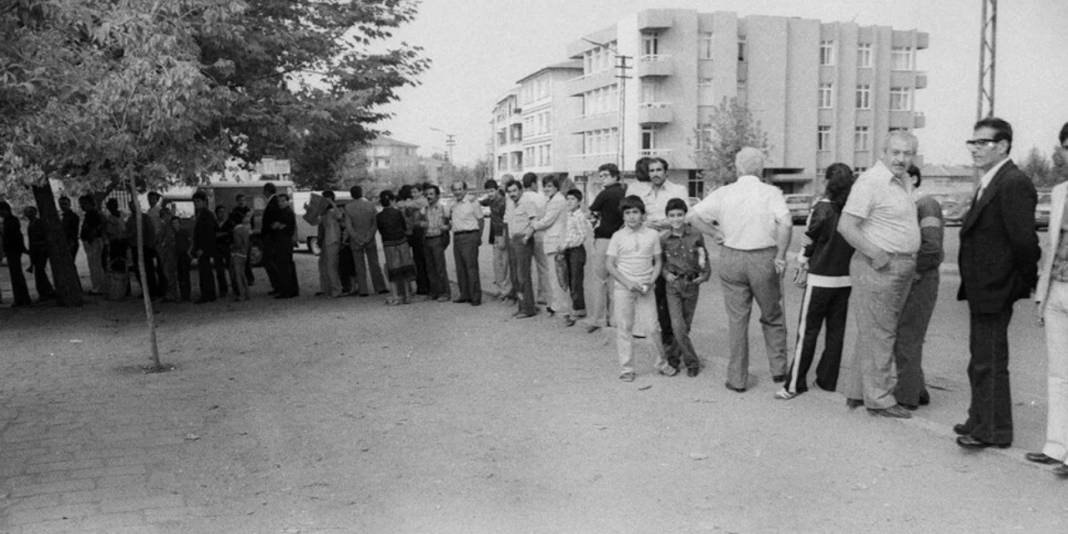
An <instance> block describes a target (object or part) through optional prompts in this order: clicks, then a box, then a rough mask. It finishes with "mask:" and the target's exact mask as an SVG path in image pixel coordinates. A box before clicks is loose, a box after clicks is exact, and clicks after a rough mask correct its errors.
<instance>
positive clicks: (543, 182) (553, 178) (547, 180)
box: [541, 174, 560, 189]
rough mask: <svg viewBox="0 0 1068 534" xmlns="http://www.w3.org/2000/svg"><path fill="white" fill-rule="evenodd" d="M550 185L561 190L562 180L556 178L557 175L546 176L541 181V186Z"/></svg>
mask: <svg viewBox="0 0 1068 534" xmlns="http://www.w3.org/2000/svg"><path fill="white" fill-rule="evenodd" d="M550 184H551V185H552V186H553V187H555V188H556V189H560V178H559V177H558V176H556V175H555V174H546V175H545V176H544V177H543V178H542V179H541V185H542V186H546V185H550Z"/></svg>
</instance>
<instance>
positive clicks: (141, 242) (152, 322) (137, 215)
mask: <svg viewBox="0 0 1068 534" xmlns="http://www.w3.org/2000/svg"><path fill="white" fill-rule="evenodd" d="M127 183H128V184H129V190H130V198H131V199H132V200H131V202H133V205H134V207H135V209H133V210H131V213H130V216H131V217H134V223H135V226H137V235H136V236H135V238H136V240H137V245H136V250H137V275H138V276H139V277H140V280H141V300H142V301H143V302H144V304H145V321H146V322H148V344H149V348H150V350H151V357H152V362H151V365H150V366H149V371H154V372H159V371H163V365H162V364H161V363H160V361H159V344H158V343H157V342H156V316H155V313H154V312H153V310H152V296H151V295H150V294H149V291H150V290H149V288H148V276H147V273H146V271H145V239H144V235H145V228H144V224H145V221H144V218H143V217H142V216H141V202H140V201H139V200H137V189H136V188H135V187H134V183H133V180H129V181H128V182H127Z"/></svg>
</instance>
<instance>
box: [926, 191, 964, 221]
mask: <svg viewBox="0 0 1068 534" xmlns="http://www.w3.org/2000/svg"><path fill="white" fill-rule="evenodd" d="M930 196H931V198H934V199H935V200H937V201H938V205H939V206H941V207H942V219H943V220H945V222H946V225H948V226H958V225H960V223H961V221H963V220H964V216H965V215H967V214H968V210H969V209H970V208H971V207H972V196H971V194H970V193H968V192H966V191H961V192H957V193H932V194H931V195H930Z"/></svg>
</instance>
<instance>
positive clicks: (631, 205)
mask: <svg viewBox="0 0 1068 534" xmlns="http://www.w3.org/2000/svg"><path fill="white" fill-rule="evenodd" d="M633 209H636V210H638V211H640V212H642V215H645V202H642V197H640V196H638V195H627V196H625V197H623V200H620V201H619V213H620V214H621V215H622V214H624V213H626V212H627V210H633Z"/></svg>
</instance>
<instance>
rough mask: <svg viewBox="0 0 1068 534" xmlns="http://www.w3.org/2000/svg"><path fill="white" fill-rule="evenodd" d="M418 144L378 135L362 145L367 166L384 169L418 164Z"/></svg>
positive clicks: (373, 168) (372, 168)
mask: <svg viewBox="0 0 1068 534" xmlns="http://www.w3.org/2000/svg"><path fill="white" fill-rule="evenodd" d="M418 150H419V145H413V144H412V143H406V142H404V141H400V140H397V139H394V138H392V137H389V136H385V135H380V136H378V137H375V138H374V139H372V140H370V141H369V142H368V143H367V144H366V145H365V146H364V154H365V156H366V157H367V168H368V169H371V170H384V169H396V168H408V167H417V166H419V156H418V154H416V152H417V151H418Z"/></svg>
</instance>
